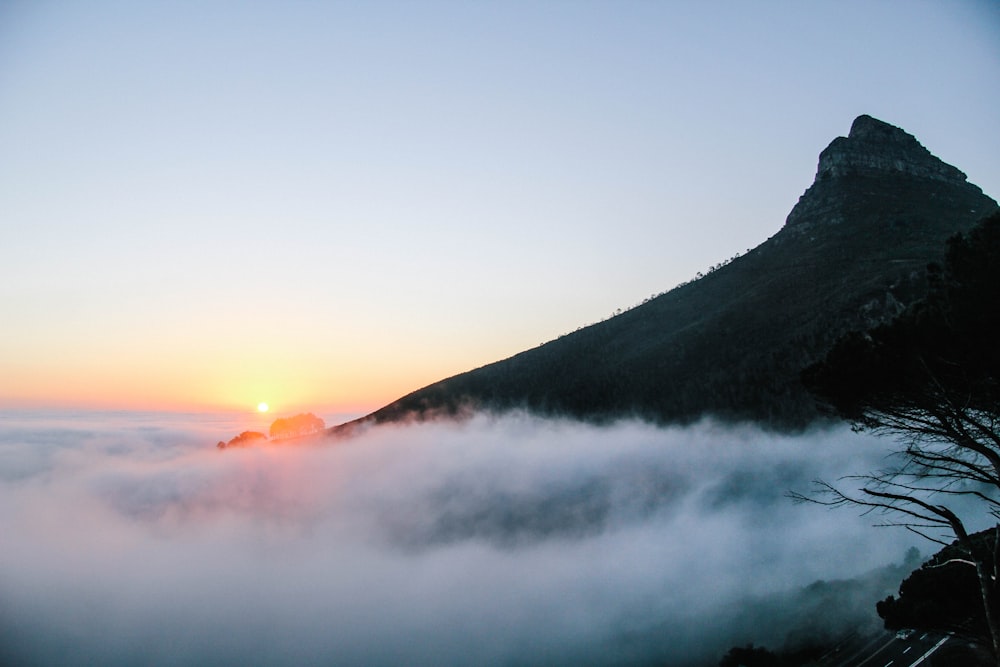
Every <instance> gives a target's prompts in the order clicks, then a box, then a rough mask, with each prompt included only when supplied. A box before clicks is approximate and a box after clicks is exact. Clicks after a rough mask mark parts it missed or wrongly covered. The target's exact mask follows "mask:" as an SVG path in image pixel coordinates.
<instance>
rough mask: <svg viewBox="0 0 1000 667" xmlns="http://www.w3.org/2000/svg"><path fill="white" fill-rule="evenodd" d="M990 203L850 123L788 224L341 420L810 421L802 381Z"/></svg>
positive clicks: (895, 305) (899, 133) (918, 289)
mask: <svg viewBox="0 0 1000 667" xmlns="http://www.w3.org/2000/svg"><path fill="white" fill-rule="evenodd" d="M996 208H997V204H996V202H995V201H994V200H992V199H991V198H990V197H988V196H986V195H984V194H983V193H982V191H981V190H980V189H979V188H978V187H976V186H975V185H972V184H970V183H968V182H967V181H966V178H965V174H963V173H962V172H960V171H959V170H958V169H956V168H954V167H952V166H950V165H947V164H945V163H944V162H942V161H941V160H939V159H938V158H936V157H934V156H933V155H931V154H930V153H929V152H928V151H927V149H925V148H924V147H923V146H921V145H920V144H919V143H918V142H917V140H916V139H915V138H914V137H912V136H911V135H909V134H907V133H906V132H904V131H903V130H901V129H899V128H896V127H893V126H891V125H888V124H886V123H883V122H882V121H879V120H876V119H874V118H871V117H869V116H860V117H859V118H857V119H856V120H855V121H854V123H853V125H852V127H851V131H850V134H849V136H847V137H839V138H837V139H835V140H834V141H833V142H832V143H831V144H830V146H829V147H828V148H826V149H825V150H824V151H823V152H822V153H821V154H820V159H819V166H818V169H817V173H816V179H815V181H814V183H813V185H812V186H811V187H810V188H809V189H808V190H806V192H805V193H804V194H803V195H802V197H801V198H800V199H799V202H798V203H797V204H796V206H795V207H794V209H793V210H792V211H791V213H790V214H789V216H788V218H787V220H786V222H785V225H784V226H783V227H782V229H781V230H780V231H779V232H778V233H777V234H775V235H774V236H773V237H771V238H770V239H768V240H767V241H766V242H764V243H762V244H761V245H760V246H758V247H757V248H755V249H754V250H752V251H749V252H748V253H747V254H745V255H743V256H741V257H738V258H735V259H733V260H732V261H730V262H728V263H726V264H725V265H721V266H720V267H718V268H717V269H716V270H713V271H711V272H710V273H709V274H708V275H706V276H704V277H701V278H700V279H698V280H696V281H694V282H691V283H688V284H685V285H683V286H681V287H678V288H676V289H674V290H671V291H670V292H667V293H665V294H662V295H660V296H658V297H656V298H654V299H652V300H650V301H648V302H646V303H644V304H643V305H641V306H638V307H636V308H633V309H631V310H629V311H626V312H624V313H622V314H620V315H617V316H615V317H613V318H611V319H609V320H606V321H604V322H601V323H599V324H595V325H592V326H589V327H586V328H584V329H580V330H578V331H576V332H574V333H571V334H568V335H565V336H563V337H561V338H559V339H557V340H553V341H551V342H549V343H546V344H544V345H541V346H539V347H537V348H534V349H531V350H528V351H526V352H522V353H520V354H518V355H515V356H513V357H511V358H509V359H506V360H503V361H499V362H496V363H493V364H490V365H487V366H483V367H481V368H478V369H475V370H473V371H469V372H467V373H462V374H460V375H456V376H454V377H451V378H448V379H446V380H442V381H440V382H437V383H435V384H432V385H430V386H428V387H425V388H423V389H420V390H418V391H415V392H413V393H411V394H409V395H407V396H404V397H403V398H401V399H399V400H397V401H395V402H394V403H391V404H390V405H387V406H385V407H384V408H382V409H380V410H378V411H376V412H374V413H372V414H371V415H368V416H367V417H364V418H362V419H361V420H358V422H354V423H351V424H347V425H344V426H342V427H335V428H334V429H333V431H334V432H338V429H340V431H341V432H343V431H348V430H349V429H350V428H352V427H353V426H354V425H356V424H358V423H364V422H369V423H371V422H373V423H380V422H392V421H399V420H404V419H410V418H417V419H420V418H427V417H430V416H437V415H441V414H444V415H458V414H461V413H463V412H464V411H466V410H490V411H505V410H512V409H527V410H530V411H532V412H535V413H539V414H542V415H553V416H569V417H573V418H578V419H584V420H589V421H606V420H611V419H616V418H621V417H637V418H641V419H647V420H651V421H654V422H659V423H686V422H691V421H694V420H697V419H698V418H700V417H703V416H707V415H711V416H714V417H716V418H721V419H724V420H749V421H755V422H759V423H762V424H765V425H768V426H770V427H774V428H781V429H795V428H801V427H804V426H806V425H808V424H809V423H811V422H812V421H813V420H814V419H816V418H817V417H818V416H819V414H818V412H817V409H816V406H815V403H814V401H813V399H812V397H811V396H810V395H809V394H808V392H806V390H805V389H804V388H803V386H802V384H801V381H800V378H799V372H800V370H801V369H802V368H804V367H805V366H807V365H809V364H811V363H813V362H815V361H817V360H818V359H819V358H821V357H822V355H823V354H824V353H825V351H826V350H827V349H829V347H830V346H831V345H832V343H833V342H834V341H835V340H836V339H837V338H838V337H839V336H841V335H842V334H844V333H846V332H847V331H850V330H856V329H866V328H869V327H871V326H874V325H877V324H879V323H882V322H885V321H888V320H889V319H891V318H892V317H894V316H895V315H897V314H898V313H899V312H901V311H902V310H903V309H904V307H905V306H907V305H909V304H910V303H912V302H914V301H915V300H917V299H918V298H920V297H922V296H923V295H924V294H925V293H926V280H925V278H924V275H925V272H924V268H925V266H926V265H927V264H928V263H929V262H934V261H940V260H941V249H942V248H943V247H944V242H945V240H946V239H948V238H949V237H950V236H952V235H953V234H955V233H956V232H963V231H966V230H968V229H969V228H970V227H971V226H972V225H973V224H974V223H975V222H976V221H977V220H979V219H980V218H982V217H983V216H985V215H987V214H989V213H991V212H992V211H994V210H995V209H996Z"/></svg>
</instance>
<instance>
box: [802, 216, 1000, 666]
mask: <svg viewBox="0 0 1000 667" xmlns="http://www.w3.org/2000/svg"><path fill="white" fill-rule="evenodd" d="M927 276H928V282H929V291H928V295H927V297H926V298H925V299H923V300H922V301H920V302H918V303H916V304H914V305H913V306H911V307H910V308H908V309H906V310H905V311H904V312H903V313H902V314H900V315H899V316H898V317H897V318H896V319H894V320H893V321H892V322H890V323H889V324H886V325H883V326H879V327H877V328H875V329H872V330H870V331H867V332H864V333H852V334H849V335H847V336H845V337H844V338H842V339H840V340H839V341H838V342H837V343H836V344H835V345H834V347H833V348H832V349H831V350H830V352H829V353H828V354H827V356H826V357H825V358H824V359H823V360H822V361H820V362H819V363H817V364H814V365H812V366H810V367H809V368H807V369H806V370H805V371H804V372H803V374H802V379H803V383H804V384H805V386H806V387H807V388H809V389H810V391H812V392H813V393H814V394H815V395H816V396H817V397H819V398H820V399H821V400H822V401H824V402H825V403H826V404H827V405H828V406H829V407H830V408H832V409H833V410H834V411H835V412H836V414H838V415H840V416H841V417H843V418H845V419H846V420H848V421H849V422H850V423H851V424H852V426H853V428H854V429H855V430H856V431H868V432H872V433H875V434H879V435H889V436H892V437H894V438H895V439H896V440H897V442H898V443H899V444H900V448H899V449H898V450H897V451H896V452H895V457H894V459H893V460H894V461H895V463H894V464H893V465H891V466H889V467H887V468H886V469H883V470H879V471H876V472H872V473H868V474H863V475H857V476H852V477H849V478H846V480H850V481H852V482H855V483H857V484H858V488H857V489H856V490H853V491H846V490H843V489H842V488H841V487H839V486H836V485H834V484H832V483H829V482H823V481H820V482H817V484H818V485H819V489H818V491H817V493H815V494H811V495H803V494H799V493H793V494H792V496H793V497H794V498H796V499H798V500H805V501H810V502H818V503H821V504H825V505H830V506H841V505H851V506H856V507H861V508H864V510H865V512H866V513H867V512H876V513H880V514H883V515H885V516H886V517H887V518H886V523H885V524H884V525H896V526H903V527H905V528H906V529H908V530H911V531H913V532H914V533H917V534H918V535H921V536H922V537H925V538H927V539H930V540H932V541H934V542H938V543H940V544H943V545H949V544H951V543H952V542H954V551H953V556H952V557H951V558H949V559H948V561H947V564H949V565H960V566H962V567H968V568H970V571H974V573H975V578H976V581H977V582H978V588H979V598H980V601H981V607H980V610H969V611H970V614H973V613H980V614H982V616H983V620H984V625H985V627H986V630H987V632H986V634H987V635H988V638H989V641H990V644H991V646H992V649H993V653H994V656H995V658H997V659H998V660H1000V605H998V582H997V577H998V574H1000V545H998V542H997V539H996V536H1000V531H996V530H995V531H990V533H989V534H990V535H992V536H994V537H993V539H974V536H973V535H970V533H969V529H968V528H967V526H966V522H976V523H981V522H982V521H983V520H984V519H988V520H989V521H990V522H992V523H993V524H995V525H1000V499H998V498H1000V345H998V342H1000V335H998V334H1000V214H996V213H994V214H993V215H991V216H989V217H987V218H985V219H983V220H982V221H980V222H979V223H978V224H977V225H976V226H975V227H974V228H973V229H972V230H971V231H970V232H969V234H968V235H965V236H963V235H958V236H955V237H952V238H951V239H950V240H949V241H948V247H947V252H946V255H945V262H944V266H943V268H942V267H939V266H934V265H932V266H929V267H928V274H927ZM970 507H971V508H978V510H976V509H970ZM960 508H962V509H960ZM959 512H963V513H964V515H965V516H964V518H963V517H962V516H959ZM944 564H945V563H942V565H944Z"/></svg>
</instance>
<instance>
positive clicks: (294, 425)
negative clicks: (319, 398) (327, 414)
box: [270, 412, 326, 439]
mask: <svg viewBox="0 0 1000 667" xmlns="http://www.w3.org/2000/svg"><path fill="white" fill-rule="evenodd" d="M325 428H326V423H325V422H324V421H323V420H322V419H320V418H319V417H317V416H316V415H314V414H313V413H311V412H304V413H302V414H297V415H295V416H294V417H287V418H284V417H282V418H278V419H275V420H274V423H272V424H271V431H270V433H271V437H272V438H274V439H278V438H298V437H301V436H304V435H313V434H314V433H319V432H320V431H322V430H323V429H325Z"/></svg>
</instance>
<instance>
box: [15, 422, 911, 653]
mask: <svg viewBox="0 0 1000 667" xmlns="http://www.w3.org/2000/svg"><path fill="white" fill-rule="evenodd" d="M213 428H215V429H216V430H217V429H218V425H214V426H213V425H209V426H208V427H206V426H204V425H198V424H182V423H178V422H176V421H172V422H161V421H155V420H152V421H151V420H146V421H142V422H141V423H138V422H135V421H128V420H125V421H123V422H121V423H108V422H106V421H101V420H94V419H93V418H92V417H87V416H77V417H75V418H73V419H69V420H67V419H65V418H61V419H60V420H55V419H54V418H53V420H52V421H46V420H40V419H38V418H35V419H33V420H27V421H21V422H17V421H15V420H10V419H8V420H6V422H0V526H2V529H3V539H2V541H0V647H2V648H0V662H2V661H3V659H6V660H8V661H11V662H14V663H16V664H70V663H80V664H83V663H89V664H104V665H130V664H146V665H168V664H169V665H176V664H213V665H237V664H238V665H257V664H259V665H279V664H297V665H298V664H339V665H351V664H356V665H398V664H414V665H415V664H428V665H429V664H435V665H483V664H491V665H558V664H574V665H586V664H595V665H603V664H620V663H629V664H642V663H643V662H648V663H649V664H657V663H663V662H666V663H667V664H671V665H685V664H692V665H693V664H706V663H707V664H713V663H714V662H716V661H717V660H718V658H719V657H720V656H721V654H722V653H724V652H725V650H726V648H728V647H729V646H731V645H733V644H743V643H746V642H749V641H755V642H758V643H761V642H763V643H768V644H770V645H772V646H777V645H780V644H781V643H782V642H784V641H786V640H787V639H788V638H789V636H790V635H793V636H794V635H795V633H796V632H798V633H800V634H801V633H802V632H808V631H812V630H810V629H809V628H804V627H802V626H801V623H800V624H799V626H796V625H795V623H796V620H795V619H796V618H797V616H800V615H799V614H797V612H796V613H791V612H790V610H789V609H788V606H789V605H792V604H794V605H802V604H808V603H809V598H808V595H807V594H806V592H804V590H805V589H804V587H805V586H808V585H809V584H811V583H813V582H815V581H816V580H819V579H825V580H831V579H848V578H852V577H856V576H858V575H861V574H863V573H865V572H868V571H870V570H872V569H873V568H876V567H879V566H883V565H886V564H888V563H891V562H895V561H900V560H901V559H902V557H903V553H904V552H905V550H906V548H907V547H908V546H910V545H911V544H913V542H914V540H913V539H912V536H908V535H907V534H905V533H904V532H902V531H893V530H876V529H874V528H872V527H871V526H870V523H871V522H870V521H869V520H866V519H863V518H859V517H858V516H856V515H855V514H853V513H851V512H850V511H829V510H826V509H824V508H821V507H816V506H808V505H796V504H793V503H792V502H790V501H789V500H788V499H787V498H786V497H785V493H786V492H787V491H788V490H789V489H791V488H797V489H802V488H804V487H805V486H806V485H807V484H808V482H809V480H811V479H813V478H816V477H824V478H827V479H833V478H837V477H839V476H841V475H844V474H849V473H852V472H859V471H865V470H868V469H871V468H875V467H878V465H879V463H880V460H881V458H882V457H883V456H884V452H885V448H886V446H887V445H888V443H887V442H884V441H881V440H875V439H872V438H867V437H863V436H859V435H856V434H852V433H850V432H849V431H848V430H846V429H837V430H833V431H828V432H823V433H818V434H814V435H811V436H803V437H794V438H793V437H781V436H777V435H773V434H765V433H762V432H760V431H757V430H755V429H751V428H722V427H717V426H714V425H712V424H701V425H698V426H695V427H691V428H684V429H680V428H677V429H659V428H654V427H651V426H648V425H644V424H638V423H620V424H617V425H614V426H609V427H593V426H584V425H580V424H575V423H571V422H562V421H546V420H540V419H535V418H532V417H527V416H508V417H504V418H497V419H494V418H486V417H481V418H476V419H473V420H470V421H467V422H463V423H461V424H446V423H438V424H420V425H411V426H406V427H398V428H392V427H385V428H377V429H373V430H371V431H368V432H367V433H364V434H362V435H360V436H358V437H357V438H354V439H351V440H348V441H342V442H339V443H335V444H323V445H314V446H300V445H294V446H293V445H287V444H286V445H268V446H263V447H257V448H246V449H232V450H225V451H220V450H217V449H216V448H215V447H214V443H215V442H216V441H217V440H218V439H220V438H222V437H223V436H225V433H217V432H216V431H213V430H212V429H213ZM921 546H923V545H921ZM897 582H898V580H897ZM814 588H815V587H814ZM870 594H871V591H869V590H868V589H865V590H864V591H862V594H860V595H859V598H858V600H856V603H857V604H856V605H855V607H854V608H852V609H851V610H850V613H849V614H848V616H845V617H843V618H841V617H839V616H836V615H835V612H834V611H833V610H828V611H827V612H825V613H828V614H829V618H828V619H827V621H828V624H829V625H830V627H835V626H836V625H837V623H848V624H849V623H855V622H857V621H858V620H859V618H861V617H863V616H864V615H865V614H867V615H868V616H869V617H870V616H871V614H872V612H871V604H872V601H871V600H870V599H868V598H867V597H865V596H867V595H870ZM847 607H850V605H847ZM859 615H860V616H859ZM800 620H801V619H800Z"/></svg>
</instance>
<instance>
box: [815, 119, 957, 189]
mask: <svg viewBox="0 0 1000 667" xmlns="http://www.w3.org/2000/svg"><path fill="white" fill-rule="evenodd" d="M893 173H896V174H904V175H907V176H913V177H916V178H929V179H933V180H937V181H950V182H954V183H964V182H965V174H963V173H962V172H961V171H959V170H958V169H956V168H955V167H952V166H951V165H950V164H946V163H944V162H942V161H941V160H939V159H938V158H936V157H934V156H933V155H931V152H930V151H928V150H927V149H926V148H924V147H923V146H921V145H920V142H919V141H917V140H916V138H915V137H914V136H913V135H912V134H909V133H907V132H905V131H903V130H901V129H900V128H898V127H895V126H893V125H889V124H888V123H886V122H883V121H881V120H878V119H877V118H872V117H871V116H858V117H857V118H856V119H855V120H854V123H852V124H851V132H850V134H848V136H846V137H837V138H836V139H834V140H833V141H832V142H831V143H830V145H829V146H827V147H826V150H824V151H823V152H822V153H820V156H819V168H818V169H817V170H816V180H817V181H819V180H823V179H826V178H836V177H838V176H848V175H879V176H881V175H885V174H893Z"/></svg>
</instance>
